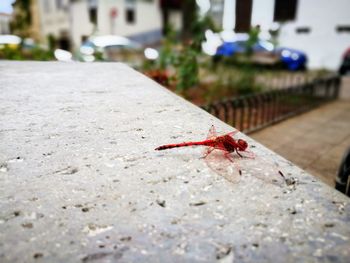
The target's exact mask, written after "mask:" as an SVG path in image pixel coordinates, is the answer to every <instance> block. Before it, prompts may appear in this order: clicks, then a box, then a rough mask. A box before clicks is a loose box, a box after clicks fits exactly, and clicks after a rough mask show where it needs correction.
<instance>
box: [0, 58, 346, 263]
mask: <svg viewBox="0 0 350 263" xmlns="http://www.w3.org/2000/svg"><path fill="white" fill-rule="evenodd" d="M212 124H214V125H215V126H216V127H217V130H218V131H220V132H222V133H225V132H229V131H232V128H231V127H229V126H228V125H226V124H224V123H222V122H221V121H219V120H218V119H216V118H214V117H213V116H211V115H209V114H208V113H206V112H204V111H202V110H201V109H199V108H197V107H196V106H194V105H192V104H190V103H189V102H186V101H185V100H183V99H182V98H180V97H178V96H176V95H174V94H172V93H171V92H169V91H167V90H166V89H164V88H162V87H161V86H159V85H158V84H156V83H154V82H153V81H151V80H149V79H148V78H147V77H145V76H143V75H141V74H140V73H138V72H136V71H134V70H132V69H130V68H128V67H127V66H125V65H122V64H117V63H101V64H100V63H94V64H81V63H71V64H64V63H52V62H46V63H44V62H4V61H2V62H0V262H3V263H5V262H215V261H219V262H232V261H234V262H349V258H350V240H349V239H350V204H349V199H348V198H347V197H345V196H344V195H342V194H341V193H338V192H336V191H335V190H333V189H332V188H330V187H328V186H327V185H325V184H323V183H322V182H320V181H318V180H317V179H315V178H314V177H312V176H311V175H309V174H307V173H306V172H304V171H303V170H301V169H299V168H298V167H296V166H294V165H293V164H292V163H290V162H288V161H286V160H285V159H283V158H281V157H280V156H278V155H276V154H274V153H273V152H272V151H270V150H268V149H267V148H265V147H263V146H261V145H260V144H258V143H256V142H255V141H253V140H252V139H250V138H248V137H246V136H245V135H243V134H238V135H237V138H244V139H246V140H247V141H248V143H249V144H250V145H251V147H255V148H252V150H253V151H254V152H255V153H256V155H257V158H256V159H255V160H252V159H248V160H246V159H245V160H239V158H237V156H234V158H235V159H236V160H237V161H236V165H237V166H240V168H241V169H242V170H243V174H242V176H240V180H239V181H236V182H232V181H229V180H227V177H224V176H222V174H221V173H220V172H218V171H217V170H215V169H212V167H211V166H210V165H208V160H204V159H202V158H200V157H201V156H202V153H203V149H202V148H201V147H197V148H196V147H188V148H178V149H173V150H167V151H162V152H158V151H154V148H155V147H157V146H159V145H161V144H166V143H175V142H182V141H191V140H192V141H193V140H202V139H204V138H205V137H206V133H207V131H208V129H209V127H210V126H211V125H212ZM211 161H217V162H218V163H216V164H215V165H214V166H215V167H216V168H218V167H220V165H221V164H222V166H223V167H224V168H225V169H227V170H230V172H231V173H235V172H236V173H237V170H236V169H235V168H232V167H230V169H229V168H228V167H229V165H230V163H227V161H226V160H223V159H220V158H218V159H217V160H215V159H214V160H211ZM217 164H219V166H217ZM231 165H233V164H231ZM274 166H275V168H276V169H274V168H273V167H274ZM252 167H254V169H253V168H252ZM273 170H280V171H283V174H284V175H285V177H286V178H287V179H288V180H287V182H286V183H283V184H275V183H273V182H272V181H271V182H269V181H268V180H261V178H264V177H265V178H266V176H269V175H270V176H271V178H273V177H274V176H275V175H273Z"/></svg>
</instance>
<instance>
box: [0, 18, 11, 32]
mask: <svg viewBox="0 0 350 263" xmlns="http://www.w3.org/2000/svg"><path fill="white" fill-rule="evenodd" d="M10 20H11V15H9V14H5V13H0V35H6V34H10Z"/></svg>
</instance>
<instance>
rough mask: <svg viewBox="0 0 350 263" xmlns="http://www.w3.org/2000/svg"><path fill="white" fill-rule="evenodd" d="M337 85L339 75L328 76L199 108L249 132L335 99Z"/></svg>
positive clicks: (337, 91) (337, 89) (337, 90)
mask: <svg viewBox="0 0 350 263" xmlns="http://www.w3.org/2000/svg"><path fill="white" fill-rule="evenodd" d="M339 88H340V78H339V77H338V76H329V77H326V78H320V79H314V80H312V81H311V82H306V83H303V84H298V85H295V86H291V87H288V88H285V89H276V90H271V91H267V92H262V93H258V94H252V95H247V96H241V97H235V98H230V99H225V100H223V101H219V102H215V103H211V104H209V105H206V106H203V107H202V108H203V109H205V110H206V111H208V112H209V113H211V114H213V115H214V116H216V117H218V118H220V119H221V120H223V121H225V122H226V123H228V124H230V125H232V126H234V127H236V128H237V129H239V130H241V131H243V132H245V133H250V132H253V131H256V130H258V129H261V128H264V127H266V126H268V125H271V124H274V123H276V122H279V121H281V120H284V119H286V118H289V117H291V116H294V115H297V114H300V113H302V112H305V111H308V110H310V109H313V108H315V107H317V106H318V105H320V104H322V103H325V102H328V101H331V100H334V99H337V98H338V95H339Z"/></svg>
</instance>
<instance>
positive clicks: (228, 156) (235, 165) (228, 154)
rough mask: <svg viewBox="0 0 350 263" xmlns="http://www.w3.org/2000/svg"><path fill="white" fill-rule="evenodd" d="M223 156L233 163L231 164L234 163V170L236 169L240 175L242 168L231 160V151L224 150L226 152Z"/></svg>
mask: <svg viewBox="0 0 350 263" xmlns="http://www.w3.org/2000/svg"><path fill="white" fill-rule="evenodd" d="M225 157H226V158H227V159H229V160H230V162H232V163H233V165H234V167H235V168H236V170H237V171H238V173H239V175H242V170H241V168H240V166H239V165H238V163H237V162H234V161H233V157H232V156H231V153H230V152H226V153H225Z"/></svg>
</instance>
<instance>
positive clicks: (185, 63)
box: [176, 46, 199, 92]
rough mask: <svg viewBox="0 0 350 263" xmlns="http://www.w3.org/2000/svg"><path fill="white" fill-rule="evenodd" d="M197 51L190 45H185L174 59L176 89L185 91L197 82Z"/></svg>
mask: <svg viewBox="0 0 350 263" xmlns="http://www.w3.org/2000/svg"><path fill="white" fill-rule="evenodd" d="M197 54H198V53H197V52H196V50H195V49H194V48H193V47H192V46H185V47H184V48H183V51H182V52H181V53H180V54H179V56H178V58H177V61H176V71H177V72H176V79H177V85H176V90H177V91H178V92H185V91H186V90H188V89H189V88H191V87H193V86H195V85H197V84H198V81H199V80H198V71H199V69H198V61H197Z"/></svg>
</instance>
